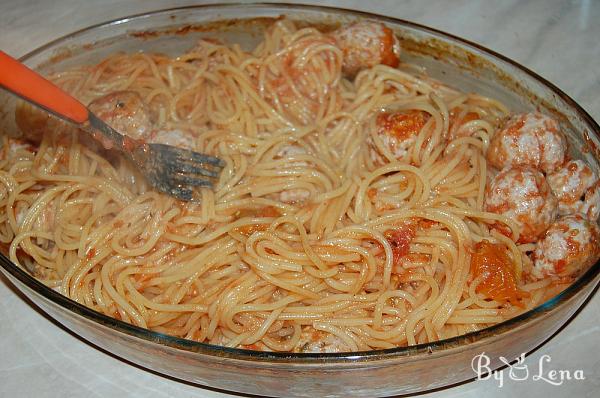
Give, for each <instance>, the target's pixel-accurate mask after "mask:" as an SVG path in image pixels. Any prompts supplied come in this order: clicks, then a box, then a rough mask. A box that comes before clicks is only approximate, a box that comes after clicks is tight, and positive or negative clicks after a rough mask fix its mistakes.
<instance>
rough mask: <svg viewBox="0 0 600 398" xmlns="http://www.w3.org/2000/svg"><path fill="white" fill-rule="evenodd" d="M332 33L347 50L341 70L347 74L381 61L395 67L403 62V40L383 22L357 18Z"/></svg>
mask: <svg viewBox="0 0 600 398" xmlns="http://www.w3.org/2000/svg"><path fill="white" fill-rule="evenodd" d="M333 37H334V39H335V41H336V43H337V46H338V47H339V48H340V49H341V50H342V52H343V53H344V61H343V64H342V71H343V72H344V74H345V75H346V76H349V77H353V76H354V75H356V74H357V73H358V72H359V71H360V70H362V69H367V68H372V67H373V66H375V65H379V64H383V65H388V66H391V67H393V68H395V67H396V66H398V64H399V62H400V59H399V56H400V43H399V42H398V39H397V38H396V36H395V35H394V32H393V31H392V30H391V29H390V28H388V27H386V26H385V25H384V24H382V23H377V22H368V21H363V22H356V23H353V24H351V25H348V26H344V27H342V28H340V29H338V30H336V31H335V32H333Z"/></svg>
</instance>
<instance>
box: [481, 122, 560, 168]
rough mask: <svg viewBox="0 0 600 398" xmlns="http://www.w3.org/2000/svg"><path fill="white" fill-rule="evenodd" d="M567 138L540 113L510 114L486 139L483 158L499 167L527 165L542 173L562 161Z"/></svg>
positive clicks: (553, 123)
mask: <svg viewBox="0 0 600 398" xmlns="http://www.w3.org/2000/svg"><path fill="white" fill-rule="evenodd" d="M566 151H567V140H566V138H565V136H564V135H563V133H562V132H561V131H560V127H559V125H558V122H557V121H556V120H554V119H552V118H551V117H548V116H546V115H542V114H541V113H537V112H535V113H521V114H517V115H514V116H513V117H511V118H510V119H508V121H507V122H506V123H505V124H504V126H502V127H501V128H500V129H499V130H498V131H497V132H496V133H495V134H494V136H493V137H492V139H491V140H490V146H489V148H488V150H487V160H488V162H489V163H490V165H492V166H494V167H496V168H497V169H499V170H501V169H503V168H505V167H508V166H518V165H521V166H530V167H533V168H536V169H540V170H542V171H543V172H545V173H550V172H552V171H554V170H556V169H557V168H558V167H560V165H562V164H563V163H564V161H565V155H566Z"/></svg>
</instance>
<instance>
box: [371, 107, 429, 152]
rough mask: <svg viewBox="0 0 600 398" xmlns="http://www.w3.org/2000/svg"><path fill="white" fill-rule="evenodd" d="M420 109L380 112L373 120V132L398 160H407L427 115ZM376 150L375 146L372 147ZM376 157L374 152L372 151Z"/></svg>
mask: <svg viewBox="0 0 600 398" xmlns="http://www.w3.org/2000/svg"><path fill="white" fill-rule="evenodd" d="M426 115H427V114H426V113H425V112H421V111H408V112H393V113H389V112H386V113H381V114H379V115H378V116H377V118H376V120H375V131H374V132H375V134H376V135H377V136H378V137H379V139H380V140H381V142H382V144H383V146H384V147H386V148H387V149H388V150H389V151H390V152H391V154H392V155H393V156H394V157H395V158H396V159H398V160H401V161H408V160H409V159H410V153H411V149H412V148H413V146H414V145H415V142H416V141H417V136H418V135H419V133H420V132H421V129H422V128H423V126H425V123H426V121H427V118H428V116H426ZM373 149H375V151H377V148H373ZM373 157H374V158H376V157H377V154H376V152H375V153H373Z"/></svg>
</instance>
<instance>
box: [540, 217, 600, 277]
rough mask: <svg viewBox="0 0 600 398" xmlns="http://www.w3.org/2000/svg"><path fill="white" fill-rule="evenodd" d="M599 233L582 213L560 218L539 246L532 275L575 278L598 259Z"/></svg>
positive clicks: (592, 222)
mask: <svg viewBox="0 0 600 398" xmlns="http://www.w3.org/2000/svg"><path fill="white" fill-rule="evenodd" d="M599 243H600V230H599V228H598V224H596V222H595V221H589V220H587V219H586V218H585V217H584V216H583V215H581V214H572V215H569V216H565V217H562V218H560V219H558V220H557V221H556V222H555V223H554V224H552V226H550V228H548V230H547V231H546V233H545V235H544V236H543V238H542V239H540V241H539V242H538V244H537V247H536V249H535V252H534V266H533V271H532V273H533V275H534V276H536V277H538V278H543V277H545V276H559V277H565V276H575V275H577V274H579V273H580V272H581V271H583V270H585V269H586V268H587V267H588V266H590V265H591V264H593V263H594V261H596V260H598V256H599V255H600V247H599V246H598V244H599Z"/></svg>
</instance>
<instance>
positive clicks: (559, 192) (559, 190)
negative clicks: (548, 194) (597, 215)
mask: <svg viewBox="0 0 600 398" xmlns="http://www.w3.org/2000/svg"><path fill="white" fill-rule="evenodd" d="M546 179H547V180H548V184H550V188H552V192H553V193H554V195H555V196H556V198H557V199H558V212H559V214H561V215H565V214H573V213H578V212H579V211H581V208H582V206H583V202H582V201H581V199H582V198H583V196H584V195H585V193H586V191H587V190H588V189H589V188H590V187H591V186H592V185H594V183H595V182H596V181H597V180H598V177H596V173H594V172H593V171H592V169H591V168H590V166H588V165H587V164H586V163H585V162H584V161H583V160H571V161H569V162H567V163H565V164H564V165H563V166H562V167H561V168H559V169H558V170H556V171H555V172H554V173H550V174H548V176H547V177H546Z"/></svg>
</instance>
